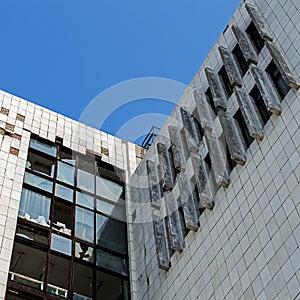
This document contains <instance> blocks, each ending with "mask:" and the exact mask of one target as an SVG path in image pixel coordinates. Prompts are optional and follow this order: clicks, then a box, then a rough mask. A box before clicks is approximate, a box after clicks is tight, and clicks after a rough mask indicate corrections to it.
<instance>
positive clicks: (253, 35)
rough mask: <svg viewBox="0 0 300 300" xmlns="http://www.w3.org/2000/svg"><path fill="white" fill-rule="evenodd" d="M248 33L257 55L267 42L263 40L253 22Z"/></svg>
mask: <svg viewBox="0 0 300 300" xmlns="http://www.w3.org/2000/svg"><path fill="white" fill-rule="evenodd" d="M246 33H247V34H248V36H249V38H250V40H251V42H252V44H253V46H254V49H255V50H256V52H257V54H259V53H260V51H261V50H262V48H263V47H264V45H265V42H264V40H263V39H262V38H261V36H260V34H259V32H258V31H257V29H256V27H255V25H254V23H253V22H251V23H250V25H249V26H248V27H247V29H246Z"/></svg>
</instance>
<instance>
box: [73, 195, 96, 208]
mask: <svg viewBox="0 0 300 300" xmlns="http://www.w3.org/2000/svg"><path fill="white" fill-rule="evenodd" d="M76 204H79V205H82V206H84V207H86V208H90V209H94V197H92V196H89V195H87V194H84V193H81V192H76Z"/></svg>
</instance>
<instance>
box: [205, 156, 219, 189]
mask: <svg viewBox="0 0 300 300" xmlns="http://www.w3.org/2000/svg"><path fill="white" fill-rule="evenodd" d="M204 163H205V164H206V166H207V168H208V175H209V180H210V182H211V183H212V188H213V191H212V192H213V193H215V192H216V191H217V190H218V186H217V182H216V177H215V172H214V169H213V168H212V164H211V159H210V155H209V152H207V154H206V155H205V157H204Z"/></svg>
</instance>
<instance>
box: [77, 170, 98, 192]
mask: <svg viewBox="0 0 300 300" xmlns="http://www.w3.org/2000/svg"><path fill="white" fill-rule="evenodd" d="M94 186H95V185H94V174H91V173H89V172H86V171H83V170H81V169H78V170H77V187H78V188H80V189H82V190H85V191H88V192H90V193H94V192H95V189H94Z"/></svg>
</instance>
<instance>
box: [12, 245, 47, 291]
mask: <svg viewBox="0 0 300 300" xmlns="http://www.w3.org/2000/svg"><path fill="white" fill-rule="evenodd" d="M46 259H47V253H46V252H44V251H41V250H39V249H36V248H33V247H30V246H28V245H24V244H21V243H18V242H15V244H14V249H13V253H12V258H11V263H10V271H11V272H13V273H15V276H14V280H15V281H18V282H21V283H24V284H26V285H30V286H33V287H35V288H38V289H41V287H42V286H43V281H44V278H45V270H46ZM24 277H25V278H24Z"/></svg>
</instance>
